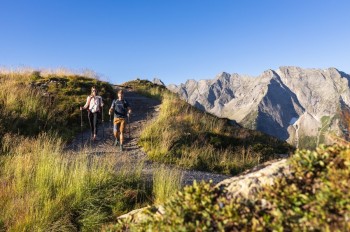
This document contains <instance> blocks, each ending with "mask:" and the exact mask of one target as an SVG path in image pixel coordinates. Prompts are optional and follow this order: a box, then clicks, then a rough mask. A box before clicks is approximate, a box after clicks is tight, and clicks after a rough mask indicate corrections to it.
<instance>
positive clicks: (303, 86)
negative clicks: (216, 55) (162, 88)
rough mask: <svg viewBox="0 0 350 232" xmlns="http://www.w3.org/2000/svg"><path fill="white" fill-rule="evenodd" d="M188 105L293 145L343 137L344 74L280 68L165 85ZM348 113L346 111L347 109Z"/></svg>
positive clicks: (347, 100)
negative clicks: (248, 74)
mask: <svg viewBox="0 0 350 232" xmlns="http://www.w3.org/2000/svg"><path fill="white" fill-rule="evenodd" d="M168 89H170V90H171V91H173V92H175V93H178V94H179V95H180V96H181V97H182V98H183V99H184V100H186V101H187V102H188V103H190V104H192V105H194V106H196V107H197V108H199V109H202V110H205V111H208V112H210V113H212V114H215V115H217V116H218V117H225V118H229V119H232V120H235V121H237V122H238V123H240V124H241V125H243V126H244V127H247V128H250V129H257V130H260V131H262V132H264V133H267V134H270V135H272V136H275V137H278V138H280V139H282V140H286V141H288V142H289V143H291V144H294V145H296V146H297V147H299V146H300V147H310V146H315V145H317V144H319V143H331V141H330V139H329V137H330V136H327V135H332V136H338V137H346V135H347V133H348V132H347V131H346V129H345V128H349V126H348V125H344V124H347V123H349V122H347V121H346V120H344V119H343V118H342V117H343V115H344V114H343V113H344V111H349V108H350V76H349V75H348V74H346V73H344V72H341V71H338V70H337V69H335V68H328V69H325V70H321V69H302V68H299V67H280V68H279V69H278V70H276V71H274V70H267V71H265V72H264V73H262V74H261V75H260V76H258V77H249V76H241V75H239V74H228V73H221V74H219V75H218V76H216V77H215V78H214V79H213V80H200V81H195V80H188V81H187V82H186V83H185V84H181V85H179V86H177V85H169V86H168ZM348 113H349V112H348Z"/></svg>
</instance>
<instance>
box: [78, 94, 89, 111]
mask: <svg viewBox="0 0 350 232" xmlns="http://www.w3.org/2000/svg"><path fill="white" fill-rule="evenodd" d="M89 104H90V96H89V97H87V98H86V103H85V105H84V106H83V107H81V106H80V110H86V109H87V108H88V107H89Z"/></svg>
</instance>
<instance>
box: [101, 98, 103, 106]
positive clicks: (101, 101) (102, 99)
mask: <svg viewBox="0 0 350 232" xmlns="http://www.w3.org/2000/svg"><path fill="white" fill-rule="evenodd" d="M103 106H104V104H103V99H102V97H101V107H103Z"/></svg>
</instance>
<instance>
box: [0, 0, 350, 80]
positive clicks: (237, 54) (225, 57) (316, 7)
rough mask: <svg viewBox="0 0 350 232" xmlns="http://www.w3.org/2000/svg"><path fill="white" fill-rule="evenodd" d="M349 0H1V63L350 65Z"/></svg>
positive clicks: (231, 67)
mask: <svg viewBox="0 0 350 232" xmlns="http://www.w3.org/2000/svg"><path fill="white" fill-rule="evenodd" d="M349 9H350V1H345V0H344V1H341V0H339V1H326V0H283V1H282V0H256V1H251V0H244V1H243V0H221V1H220V0H216V1H215V0H177V1H175V0H147V1H146V0H143V1H141V0H125V1H117V0H114V1H112V0H109V1H107V0H105V1H104V0H100V1H97V0H96V1H86V0H85V1H80V0H69V1H68V0H59V1H58V0H57V1H54V0H45V1H44V0H40V1H39V0H31V1H29V0H0V66H4V67H8V68H14V67H21V66H30V67H33V68H59V67H65V68H68V69H73V70H82V69H91V70H94V71H95V72H96V73H98V74H100V75H101V77H102V78H103V79H105V80H108V81H110V82H112V83H118V84H120V83H123V82H125V81H128V80H133V79H136V78H140V79H149V80H153V78H160V79H161V80H163V81H164V82H165V84H171V83H175V84H179V83H184V82H185V81H186V80H188V79H196V80H199V79H213V78H214V77H215V76H216V75H217V74H219V73H221V72H228V73H239V74H247V75H253V76H257V75H259V74H261V73H262V72H263V71H264V70H267V69H277V68H278V67H280V66H300V67H303V68H322V69H323V68H328V67H335V68H337V69H339V70H341V71H344V72H346V73H350V62H349V55H350V42H349V41H350V38H349V37H350V29H349V28H350V17H349Z"/></svg>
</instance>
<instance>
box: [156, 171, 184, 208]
mask: <svg viewBox="0 0 350 232" xmlns="http://www.w3.org/2000/svg"><path fill="white" fill-rule="evenodd" d="M181 182H182V172H181V170H179V169H177V168H169V167H165V166H164V165H161V166H160V167H159V168H157V169H156V170H155V171H154V173H153V196H154V203H155V204H161V203H164V202H165V201H166V200H168V199H169V198H170V197H171V196H173V195H175V193H177V192H178V191H180V190H181Z"/></svg>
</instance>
